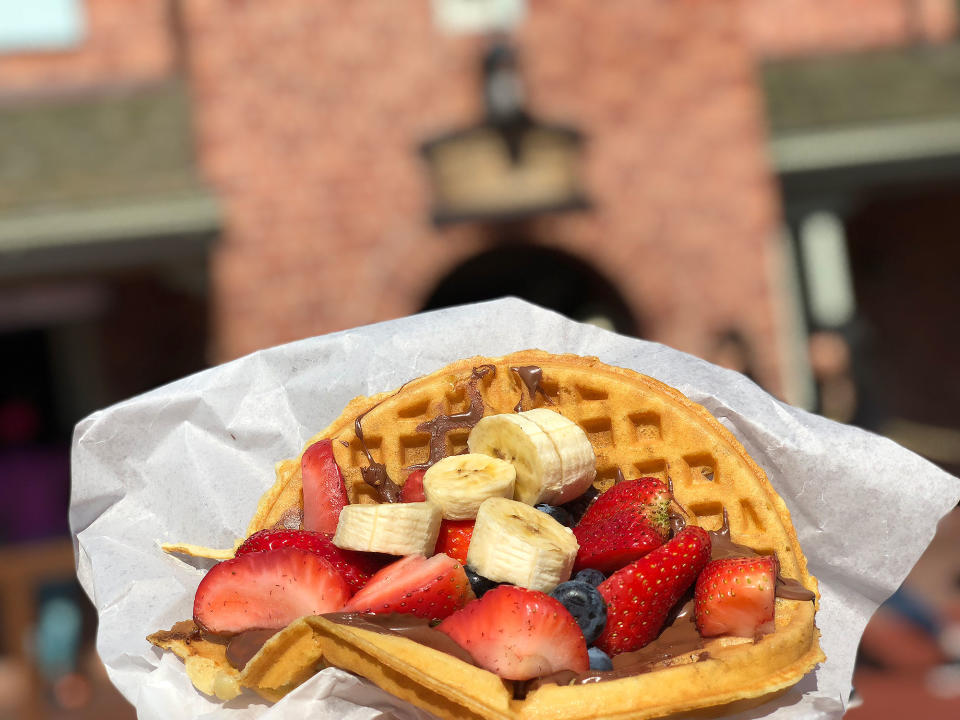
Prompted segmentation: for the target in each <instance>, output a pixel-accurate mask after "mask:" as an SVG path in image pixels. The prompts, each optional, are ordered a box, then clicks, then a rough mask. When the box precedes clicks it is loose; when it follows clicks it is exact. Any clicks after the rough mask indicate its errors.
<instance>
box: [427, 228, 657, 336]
mask: <svg viewBox="0 0 960 720" xmlns="http://www.w3.org/2000/svg"><path fill="white" fill-rule="evenodd" d="M506 296H514V297H519V298H522V299H524V300H529V301H530V302H532V303H536V304H537V305H540V306H541V307H545V308H549V309H550V310H555V311H557V312H559V313H561V314H562V315H566V316H567V317H569V318H571V319H573V320H578V321H581V322H589V323H593V324H595V325H599V326H600V327H604V328H607V329H609V330H614V331H616V332H618V333H622V334H624V335H633V336H636V337H640V336H641V335H642V332H643V328H642V327H641V326H640V323H639V322H638V320H637V318H636V317H635V316H634V314H633V312H631V310H630V308H629V307H628V305H627V303H626V301H625V300H624V298H623V296H622V295H621V294H620V291H619V290H618V289H617V288H616V286H614V284H613V283H612V282H611V281H610V280H608V279H607V278H606V277H604V276H603V275H602V274H601V273H600V272H598V271H597V270H596V269H595V268H593V267H591V266H590V265H589V264H587V263H586V262H584V261H583V260H581V259H580V258H578V257H576V256H574V255H570V254H568V253H565V252H562V251H560V250H554V249H552V248H545V247H540V246H536V245H527V244H510V245H501V246H498V247H495V248H493V249H491V250H487V251H485V252H483V253H480V254H479V255H475V256H474V257H472V258H470V259H469V260H467V261H466V262H463V263H461V264H460V265H458V266H456V267H454V268H453V269H452V270H451V271H450V272H449V273H447V275H446V276H445V277H444V278H443V279H442V280H441V281H440V282H439V283H438V284H437V286H436V287H435V288H434V289H433V291H432V292H431V293H430V294H429V295H428V296H427V299H426V301H425V302H424V306H423V309H424V310H431V309H436V308H442V307H450V306H452V305H463V304H465V303H471V302H480V301H483V300H493V299H495V298H500V297H506Z"/></svg>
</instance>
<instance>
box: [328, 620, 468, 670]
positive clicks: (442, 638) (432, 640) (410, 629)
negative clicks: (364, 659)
mask: <svg viewBox="0 0 960 720" xmlns="http://www.w3.org/2000/svg"><path fill="white" fill-rule="evenodd" d="M322 617H323V618H325V619H326V620H330V621H331V622H335V623H337V624H339V625H347V626H349V627H355V628H360V629H361V630H370V631H372V632H378V633H383V634H385V635H399V636H402V637H405V638H409V639H410V640H414V641H416V642H418V643H420V644H421V645H426V646H427V647H429V648H433V649H434V650H439V651H440V652H445V653H447V654H448V655H453V656H454V657H455V658H457V659H458V660H463V661H464V662H465V663H469V664H470V665H476V664H477V663H476V661H475V660H474V659H473V656H472V655H471V654H470V653H469V652H467V651H466V650H464V649H463V648H462V647H460V646H459V645H457V643H456V642H454V640H453V639H452V638H451V637H450V636H449V635H447V634H446V633H442V632H440V631H439V630H434V629H433V628H432V627H431V626H430V621H429V620H425V619H424V618H419V617H415V616H413V615H402V614H400V613H389V614H385V615H374V614H372V613H327V614H325V615H323V616H322Z"/></svg>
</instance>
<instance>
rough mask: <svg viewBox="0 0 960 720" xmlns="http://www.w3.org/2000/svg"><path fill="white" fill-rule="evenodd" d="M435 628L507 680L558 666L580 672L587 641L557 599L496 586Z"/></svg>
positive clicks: (585, 664) (585, 663)
mask: <svg viewBox="0 0 960 720" xmlns="http://www.w3.org/2000/svg"><path fill="white" fill-rule="evenodd" d="M437 630H439V631H441V632H444V633H446V634H447V635H449V636H450V637H451V638H453V640H454V641H455V642H456V643H457V644H458V645H460V646H461V647H462V648H464V649H465V650H466V651H467V652H469V653H470V654H471V655H472V656H473V659H474V660H476V662H477V664H479V665H480V667H482V668H485V669H487V670H489V671H490V672H492V673H496V674H497V675H499V676H500V677H502V678H505V679H507V680H529V679H531V678H535V677H539V676H540V675H546V674H549V673H552V672H557V671H558V670H573V671H574V672H578V673H581V672H586V671H587V669H588V668H589V666H590V661H589V659H588V657H587V643H586V642H585V641H584V639H583V633H582V632H581V631H580V626H579V625H577V621H576V620H574V619H573V616H572V615H571V614H570V613H569V612H568V611H567V609H566V608H565V607H563V605H561V604H560V602H559V601H558V600H556V599H554V598H552V597H550V596H549V595H546V594H545V593H542V592H540V591H538V590H527V589H526V588H522V587H517V586H514V585H500V586H499V587H496V588H494V589H493V590H490V591H488V592H487V593H486V594H484V596H483V597H482V598H480V599H479V600H477V601H475V602H472V603H470V604H468V605H467V606H466V607H465V608H463V610H460V611H459V612H456V613H454V614H453V615H451V616H450V617H448V618H447V619H446V620H444V621H443V622H442V623H440V624H439V625H437Z"/></svg>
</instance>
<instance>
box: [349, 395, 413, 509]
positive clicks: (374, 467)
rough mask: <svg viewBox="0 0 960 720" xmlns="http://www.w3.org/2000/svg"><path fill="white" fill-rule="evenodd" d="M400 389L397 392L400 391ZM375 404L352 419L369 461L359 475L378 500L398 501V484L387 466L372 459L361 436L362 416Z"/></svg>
mask: <svg viewBox="0 0 960 720" xmlns="http://www.w3.org/2000/svg"><path fill="white" fill-rule="evenodd" d="M402 389H403V387H402V386H401V387H400V390H402ZM400 390H398V391H397V392H400ZM379 404H380V403H377V405H379ZM377 405H374V406H373V407H372V408H370V409H369V410H367V411H366V412H362V413H360V414H359V415H357V419H356V420H354V421H353V431H354V432H355V433H356V435H357V439H358V440H359V441H360V449H361V450H363V454H364V455H366V456H367V462H368V463H369V465H368V466H367V467H364V468H360V476H361V477H362V478H363V481H364V482H365V483H366V484H367V485H369V486H370V487H372V488H373V489H374V490H376V491H377V495H379V496H380V502H389V503H393V502H399V501H400V486H399V485H397V484H396V483H395V482H394V481H393V480H391V479H390V475H388V474H387V466H386V465H384V464H383V463H378V462H376V461H375V460H374V459H373V455H371V454H370V448H368V447H367V441H366V440H365V439H364V437H363V425H362V424H361V421H362V420H363V418H364V416H365V415H366V414H367V413H368V412H370V410H373V408H375V407H377Z"/></svg>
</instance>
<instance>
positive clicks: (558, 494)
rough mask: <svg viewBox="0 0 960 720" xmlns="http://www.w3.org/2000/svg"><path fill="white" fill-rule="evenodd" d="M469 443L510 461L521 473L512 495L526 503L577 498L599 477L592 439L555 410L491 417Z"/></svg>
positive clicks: (472, 449) (472, 433) (477, 428)
mask: <svg viewBox="0 0 960 720" xmlns="http://www.w3.org/2000/svg"><path fill="white" fill-rule="evenodd" d="M467 447H468V448H469V449H470V452H471V453H481V454H483V455H489V456H491V457H495V458H500V459H502V460H506V461H507V462H510V463H512V464H513V465H514V466H515V467H516V471H517V481H516V488H515V490H514V497H515V498H516V499H517V500H519V501H520V502H524V503H527V504H528V505H536V504H538V503H550V504H554V505H556V504H560V503H564V502H567V501H568V500H573V499H574V498H576V497H578V496H579V495H581V494H582V493H583V492H584V491H585V490H586V489H587V487H588V486H589V485H590V483H591V482H593V478H594V477H595V476H596V456H595V455H594V452H593V446H592V445H591V444H590V439H589V438H588V437H587V435H586V433H585V432H584V431H583V430H582V429H581V428H580V426H579V425H577V424H576V423H574V422H573V421H571V420H568V419H567V418H565V417H563V416H562V415H560V414H559V413H557V412H554V411H553V410H547V409H544V408H538V409H536V410H528V411H527V412H522V413H519V414H512V413H503V414H500V415H488V416H487V417H485V418H483V419H482V420H481V421H480V422H478V423H477V424H476V426H475V427H474V428H473V430H471V431H470V436H469V437H468V438H467Z"/></svg>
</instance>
